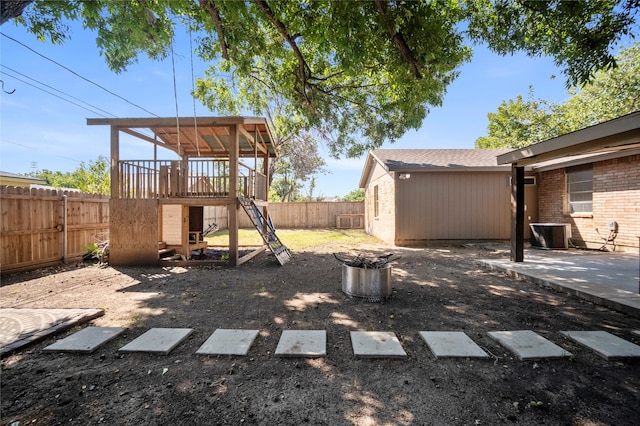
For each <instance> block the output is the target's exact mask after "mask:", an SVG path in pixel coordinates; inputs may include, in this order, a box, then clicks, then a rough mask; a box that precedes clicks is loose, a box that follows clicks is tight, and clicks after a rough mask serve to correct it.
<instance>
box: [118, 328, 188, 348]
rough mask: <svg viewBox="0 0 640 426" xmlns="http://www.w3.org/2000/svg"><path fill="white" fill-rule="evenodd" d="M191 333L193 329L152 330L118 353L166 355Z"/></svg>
mask: <svg viewBox="0 0 640 426" xmlns="http://www.w3.org/2000/svg"><path fill="white" fill-rule="evenodd" d="M191 333H193V329H191V328H152V329H151V330H149V331H147V332H146V333H144V334H143V335H141V336H140V337H138V338H137V339H135V340H133V341H131V342H129V343H128V344H126V345H125V346H123V347H122V348H120V350H119V351H118V352H152V353H161V354H165V355H166V354H168V353H169V352H171V351H172V350H173V349H174V348H175V347H176V346H178V345H179V344H180V343H181V342H182V341H183V340H184V339H186V338H187V337H189V335H190V334H191Z"/></svg>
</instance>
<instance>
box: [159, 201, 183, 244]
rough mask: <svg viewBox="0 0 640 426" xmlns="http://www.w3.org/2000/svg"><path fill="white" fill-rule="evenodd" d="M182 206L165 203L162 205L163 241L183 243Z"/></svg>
mask: <svg viewBox="0 0 640 426" xmlns="http://www.w3.org/2000/svg"><path fill="white" fill-rule="evenodd" d="M181 233H182V206H181V205H179V204H164V205H163V206H162V241H164V242H165V243H167V244H168V245H181V244H182V235H181Z"/></svg>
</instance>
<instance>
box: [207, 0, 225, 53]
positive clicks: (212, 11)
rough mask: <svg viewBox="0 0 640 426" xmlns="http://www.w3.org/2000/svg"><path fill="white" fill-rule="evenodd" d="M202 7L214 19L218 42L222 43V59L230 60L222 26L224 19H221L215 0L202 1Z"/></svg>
mask: <svg viewBox="0 0 640 426" xmlns="http://www.w3.org/2000/svg"><path fill="white" fill-rule="evenodd" d="M200 6H201V7H202V8H204V9H206V11H207V12H209V15H211V19H213V23H214V25H215V26H216V32H217V33H218V42H219V43H220V49H221V50H222V57H223V58H224V59H226V60H229V51H228V48H229V45H227V40H226V38H225V35H224V27H223V26H222V19H221V18H220V11H219V10H218V8H217V7H216V4H215V1H214V0H200Z"/></svg>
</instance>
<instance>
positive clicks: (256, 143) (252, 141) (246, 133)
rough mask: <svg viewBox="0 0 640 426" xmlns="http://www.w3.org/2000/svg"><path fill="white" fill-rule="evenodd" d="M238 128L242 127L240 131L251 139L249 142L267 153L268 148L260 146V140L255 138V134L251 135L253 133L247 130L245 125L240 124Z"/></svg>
mask: <svg viewBox="0 0 640 426" xmlns="http://www.w3.org/2000/svg"><path fill="white" fill-rule="evenodd" d="M238 128H239V129H240V133H242V134H243V135H244V137H245V138H247V140H248V141H249V143H250V144H251V143H253V146H254V148H257V149H260V151H261V152H262V153H263V154H266V153H267V150H266V149H265V148H264V147H262V146H260V145H259V144H258V142H257V141H256V140H255V138H254V137H253V136H251V134H250V133H249V132H248V131H247V129H245V128H244V126H238Z"/></svg>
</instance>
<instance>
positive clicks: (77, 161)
mask: <svg viewBox="0 0 640 426" xmlns="http://www.w3.org/2000/svg"><path fill="white" fill-rule="evenodd" d="M2 143H10V144H12V145H18V146H21V147H24V148H28V149H32V150H34V151H42V149H40V148H34V147H32V146H29V145H25V144H22V143H18V142H14V141H10V140H8V139H2ZM54 155H55V154H54ZM55 156H56V157H60V158H64V159H65V160H71V161H75V162H76V163H82V162H83V161H80V160H76V159H75V158H69V157H65V156H62V155H55Z"/></svg>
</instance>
